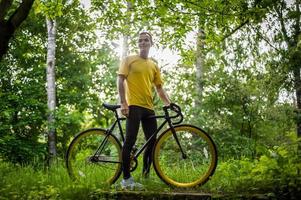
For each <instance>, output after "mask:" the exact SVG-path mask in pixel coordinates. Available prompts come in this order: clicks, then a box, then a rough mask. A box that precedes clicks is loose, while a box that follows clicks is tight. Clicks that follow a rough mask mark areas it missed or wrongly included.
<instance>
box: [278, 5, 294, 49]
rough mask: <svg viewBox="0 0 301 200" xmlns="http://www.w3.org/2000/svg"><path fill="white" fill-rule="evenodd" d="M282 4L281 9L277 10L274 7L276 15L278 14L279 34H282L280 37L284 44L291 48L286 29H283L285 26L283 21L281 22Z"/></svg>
mask: <svg viewBox="0 0 301 200" xmlns="http://www.w3.org/2000/svg"><path fill="white" fill-rule="evenodd" d="M282 8H283V6H282V3H281V7H280V8H278V7H277V5H276V6H275V7H274V9H275V11H276V13H277V14H278V19H279V21H280V26H281V32H282V35H283V37H284V40H285V42H286V43H287V45H288V46H291V43H290V38H289V36H288V34H287V31H286V28H285V24H284V20H283V15H282Z"/></svg>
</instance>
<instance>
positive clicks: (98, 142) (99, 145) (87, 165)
mask: <svg viewBox="0 0 301 200" xmlns="http://www.w3.org/2000/svg"><path fill="white" fill-rule="evenodd" d="M66 165H67V169H68V173H69V175H70V177H71V178H73V179H75V180H78V181H84V182H86V183H88V182H90V183H91V182H92V183H96V184H99V183H108V184H113V183H114V182H115V181H116V180H117V179H118V177H119V176H120V174H121V145H120V142H119V141H118V140H117V138H116V137H115V136H114V135H111V134H107V133H106V131H105V130H102V129H97V128H94V129H88V130H86V131H83V132H81V133H79V134H78V135H77V136H76V137H75V138H74V139H73V141H72V142H71V144H70V146H69V148H68V151H67V155H66Z"/></svg>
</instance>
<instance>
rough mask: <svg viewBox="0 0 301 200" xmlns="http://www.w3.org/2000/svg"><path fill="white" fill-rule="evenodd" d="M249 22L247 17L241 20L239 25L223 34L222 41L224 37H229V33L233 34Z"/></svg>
mask: <svg viewBox="0 0 301 200" xmlns="http://www.w3.org/2000/svg"><path fill="white" fill-rule="evenodd" d="M249 22H250V20H249V19H247V20H246V21H244V22H242V23H241V24H240V25H239V26H237V27H236V28H235V29H233V30H232V31H231V32H230V33H228V34H227V35H225V36H224V37H223V38H222V41H224V40H225V39H227V38H228V37H230V36H231V35H233V34H234V33H235V32H236V31H238V30H239V29H241V28H242V27H243V26H245V25H246V24H248V23H249Z"/></svg>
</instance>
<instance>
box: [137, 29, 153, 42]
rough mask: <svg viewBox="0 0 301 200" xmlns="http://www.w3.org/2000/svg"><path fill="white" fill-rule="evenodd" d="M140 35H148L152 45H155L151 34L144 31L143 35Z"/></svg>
mask: <svg viewBox="0 0 301 200" xmlns="http://www.w3.org/2000/svg"><path fill="white" fill-rule="evenodd" d="M139 35H148V36H149V38H150V40H151V44H154V42H153V36H152V35H151V34H150V33H149V32H147V31H142V32H141V33H139Z"/></svg>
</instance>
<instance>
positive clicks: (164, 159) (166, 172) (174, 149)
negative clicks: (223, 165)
mask: <svg viewBox="0 0 301 200" xmlns="http://www.w3.org/2000/svg"><path fill="white" fill-rule="evenodd" d="M174 129H175V132H176V135H177V137H178V139H179V142H180V144H181V146H182V149H183V151H184V152H185V154H186V155H187V158H183V157H182V153H181V151H180V148H179V145H178V144H177V143H176V140H175V138H174V136H173V134H172V131H171V128H169V129H167V130H166V131H164V132H163V133H162V134H161V135H160V136H159V138H158V139H157V141H156V144H155V146H154V150H153V164H154V169H155V171H156V173H157V175H158V176H159V177H160V179H161V180H162V181H164V182H165V183H166V184H168V185H171V186H174V187H180V188H190V187H196V186H200V185H202V184H204V183H206V182H207V181H208V180H209V178H210V177H211V176H212V175H213V173H214V171H215V169H216V166H217V150H216V146H215V144H214V142H213V140H212V139H211V137H210V136H209V135H208V134H207V133H206V132H205V131H203V130H202V129H200V128H198V127H195V126H192V125H186V124H183V125H178V126H175V127H174Z"/></svg>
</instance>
